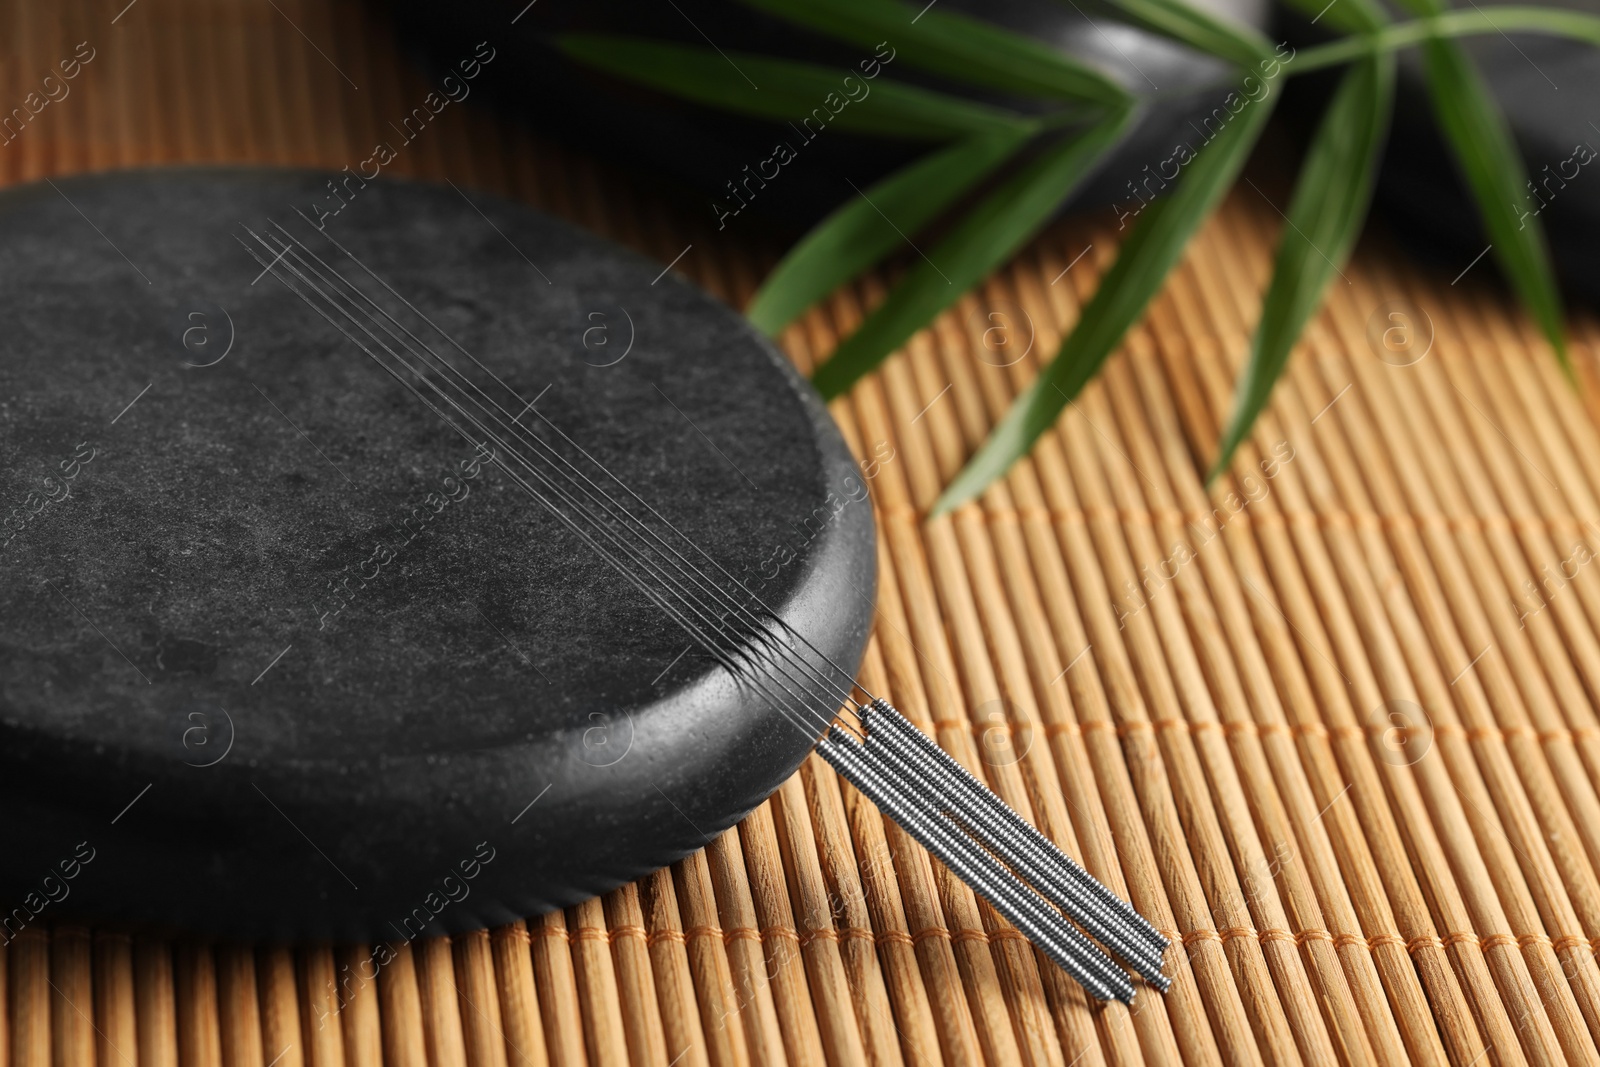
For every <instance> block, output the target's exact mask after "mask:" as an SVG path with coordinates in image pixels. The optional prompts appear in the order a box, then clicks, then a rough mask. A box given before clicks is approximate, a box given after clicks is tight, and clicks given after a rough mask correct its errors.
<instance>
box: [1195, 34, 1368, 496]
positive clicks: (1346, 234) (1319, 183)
mask: <svg viewBox="0 0 1600 1067" xmlns="http://www.w3.org/2000/svg"><path fill="white" fill-rule="evenodd" d="M1393 109H1394V57H1393V56H1391V55H1382V56H1379V55H1372V56H1369V57H1368V58H1366V59H1363V60H1361V61H1360V62H1358V63H1357V64H1355V65H1354V66H1353V67H1351V68H1350V70H1349V71H1348V72H1347V73H1346V74H1345V76H1344V79H1343V80H1342V81H1341V82H1340V84H1339V88H1338V91H1337V92H1335V93H1334V96H1333V100H1332V101H1331V102H1330V103H1329V104H1328V109H1327V111H1326V112H1325V113H1324V114H1323V116H1322V122H1321V123H1320V124H1319V125H1318V127H1317V132H1316V134H1315V136H1314V137H1313V138H1312V141H1311V145H1310V147H1309V149H1308V150H1307V152H1306V157H1305V162H1304V163H1303V164H1302V165H1301V168H1300V178H1299V181H1298V183H1297V184H1296V186H1295V191H1294V197H1293V199H1291V200H1290V202H1289V211H1288V214H1287V216H1286V222H1285V226H1284V231H1283V237H1282V239H1281V240H1280V241H1279V243H1278V254H1277V258H1276V260H1275V262H1274V263H1273V268H1272V281H1271V283H1270V284H1269V285H1268V287H1267V295H1266V299H1265V300H1264V301H1263V303H1262V307H1261V321H1260V323H1259V324H1257V326H1256V335H1255V341H1254V343H1253V345H1252V347H1251V350H1250V362H1249V364H1248V365H1247V366H1246V367H1245V372H1244V376H1243V378H1241V379H1240V382H1239V387H1238V391H1237V393H1236V394H1235V397H1234V409H1233V416H1232V418H1231V419H1230V420H1229V422H1228V427H1227V429H1226V430H1225V431H1224V433H1223V436H1222V443H1221V445H1220V446H1219V449H1218V452H1217V459H1216V462H1215V463H1214V464H1213V465H1212V468H1211V475H1210V476H1211V477H1212V478H1215V477H1216V476H1217V475H1218V474H1219V473H1221V472H1222V471H1224V470H1226V469H1227V468H1228V464H1229V463H1230V462H1231V461H1232V459H1233V453H1234V451H1235V450H1236V449H1237V448H1238V447H1239V444H1240V443H1241V442H1242V441H1243V440H1244V439H1245V438H1246V437H1247V436H1248V435H1249V433H1250V427H1251V426H1252V425H1253V424H1254V423H1255V420H1256V417H1257V416H1258V415H1259V414H1260V413H1261V409H1262V408H1263V407H1265V406H1266V403H1267V398H1268V397H1269V396H1270V395H1271V394H1272V386H1273V384H1274V383H1275V382H1276V381H1277V380H1278V377H1279V375H1281V374H1282V373H1283V368H1284V365H1285V364H1286V363H1287V362H1288V360H1289V352H1290V350H1291V349H1292V348H1293V347H1294V343H1295V341H1296V340H1297V339H1298V338H1299V336H1300V331H1301V330H1302V329H1304V328H1305V324H1306V322H1307V321H1308V320H1309V319H1310V318H1311V316H1312V314H1313V313H1314V312H1315V311H1316V309H1317V307H1318V306H1319V305H1320V304H1321V303H1322V295H1323V293H1324V292H1326V291H1327V288H1328V285H1329V283H1330V282H1331V281H1332V280H1333V278H1334V276H1335V275H1336V274H1339V273H1340V272H1341V268H1342V267H1343V265H1344V263H1345V262H1346V261H1347V260H1348V259H1349V257H1350V250H1351V249H1352V248H1353V247H1354V246H1355V242H1356V238H1357V237H1358V236H1360V233H1361V226H1362V223H1363V222H1364V221H1365V220H1366V216H1367V207H1368V205H1369V204H1370V203H1371V201H1372V186H1373V182H1374V180H1375V178H1376V176H1377V170H1378V161H1379V158H1380V156H1381V154H1382V151H1383V144H1384V138H1385V136H1386V135H1387V133H1388V129H1389V118H1390V115H1391V114H1392V112H1393Z"/></svg>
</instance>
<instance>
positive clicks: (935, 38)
mask: <svg viewBox="0 0 1600 1067" xmlns="http://www.w3.org/2000/svg"><path fill="white" fill-rule="evenodd" d="M743 2H744V3H746V4H748V5H750V6H751V7H755V8H759V9H760V10H762V11H766V12H768V13H770V14H772V15H776V16H777V17H779V18H782V19H787V20H788V21H791V22H794V23H796V24H798V25H801V26H806V27H808V28H810V29H813V30H816V31H818V32H820V33H825V34H827V35H828V36H830V37H836V38H839V39H840V40H845V41H850V42H851V43H853V44H858V45H862V46H865V47H872V46H874V45H877V44H878V43H879V42H882V43H886V44H889V45H890V46H891V48H892V55H891V57H890V58H889V59H888V60H885V62H889V61H897V62H903V63H909V64H910V65H912V66H914V67H920V68H922V69H923V70H928V71H932V72H934V73H936V74H944V75H947V76H949V77H951V78H955V79H957V80H959V81H962V82H965V83H967V84H969V85H982V86H985V87H987V88H991V89H999V90H1001V91H1002V92H1009V93H1016V94H1017V95H1019V96H1048V97H1059V98H1062V99H1066V100H1086V101H1094V102H1097V103H1102V104H1122V103H1125V102H1126V101H1127V99H1128V93H1127V91H1126V90H1124V89H1123V88H1122V87H1121V86H1119V85H1118V84H1117V83H1116V82H1115V81H1113V80H1112V79H1111V78H1110V77H1109V76H1108V75H1106V74H1104V73H1102V72H1101V71H1098V70H1096V69H1095V68H1093V67H1091V66H1089V65H1088V64H1087V63H1083V62H1081V61H1079V60H1077V59H1074V58H1072V57H1071V56H1069V55H1067V54H1066V53H1064V52H1061V51H1059V50H1058V49H1055V48H1051V47H1049V46H1048V45H1045V44H1041V43H1040V42H1038V41H1035V40H1033V39H1032V38H1029V37H1024V36H1022V35H1021V34H1018V33H1013V32H1012V31H1010V30H1007V29H1003V28H1001V27H999V26H996V25H994V24H992V23H988V22H983V21H981V20H979V19H974V18H969V17H968V16H966V15H961V14H957V13H951V12H945V11H940V10H938V9H936V8H926V9H924V10H922V11H921V12H920V13H919V12H918V11H917V9H916V8H914V7H911V6H909V5H906V4H902V3H898V2H897V0H743ZM1368 2H1370V0H1368ZM867 62H868V61H865V60H863V61H862V69H863V71H864V70H865V69H866V63H867Z"/></svg>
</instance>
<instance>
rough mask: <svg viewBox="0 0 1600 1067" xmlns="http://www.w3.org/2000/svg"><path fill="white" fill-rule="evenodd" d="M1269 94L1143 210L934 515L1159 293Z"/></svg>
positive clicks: (1259, 120)
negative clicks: (1044, 361)
mask: <svg viewBox="0 0 1600 1067" xmlns="http://www.w3.org/2000/svg"><path fill="white" fill-rule="evenodd" d="M1273 100H1274V98H1273V97H1267V98H1265V99H1263V100H1261V101H1260V102H1258V103H1256V104H1253V105H1251V106H1249V107H1247V108H1245V109H1244V110H1243V111H1241V112H1240V113H1239V114H1238V115H1236V116H1234V119H1233V121H1231V122H1229V123H1228V125H1226V126H1224V127H1223V128H1222V129H1221V130H1220V131H1219V132H1218V133H1217V134H1216V135H1215V136H1214V137H1213V138H1212V139H1211V140H1209V141H1207V142H1206V143H1205V144H1204V145H1202V146H1201V147H1200V148H1199V150H1198V151H1197V152H1196V153H1195V154H1194V156H1193V158H1192V159H1190V160H1189V161H1188V162H1186V163H1185V164H1184V167H1185V171H1184V173H1183V174H1181V175H1180V176H1179V178H1178V181H1177V185H1176V187H1175V188H1174V189H1173V191H1172V192H1171V194H1169V195H1168V196H1167V197H1166V198H1165V199H1163V200H1158V201H1156V202H1155V203H1154V204H1152V205H1150V206H1149V207H1147V208H1145V209H1144V210H1143V211H1142V212H1141V214H1140V216H1139V218H1138V221H1136V222H1135V223H1134V226H1133V232H1132V233H1130V234H1129V235H1128V238H1127V240H1126V241H1124V242H1123V245H1122V248H1121V250H1120V251H1119V252H1118V254H1117V260H1116V262H1115V263H1114V264H1113V265H1112V267H1111V269H1110V270H1109V271H1107V272H1106V276H1105V277H1104V278H1102V279H1101V281H1100V286H1099V288H1097V289H1096V290H1095V294H1094V297H1093V298H1092V299H1091V300H1090V301H1089V303H1088V305H1087V306H1085V307H1084V309H1083V315H1082V317H1081V318H1079V320H1078V324H1077V326H1076V327H1075V328H1074V329H1073V331H1072V333H1070V334H1068V335H1067V337H1066V339H1065V340H1064V341H1062V343H1061V348H1060V349H1059V351H1058V352H1057V353H1056V358H1055V359H1054V360H1052V361H1051V363H1050V364H1049V366H1047V367H1045V368H1044V369H1043V370H1042V371H1040V373H1039V377H1038V378H1036V379H1035V380H1034V382H1033V384H1032V385H1030V386H1029V387H1028V388H1027V389H1025V390H1024V391H1023V393H1022V395H1021V396H1019V397H1017V399H1016V401H1015V402H1014V403H1013V404H1012V405H1011V410H1010V411H1008V412H1006V416H1005V418H1004V419H1002V420H1001V421H1000V423H999V425H997V426H996V427H995V428H994V431H993V432H992V433H991V434H990V435H989V439H988V440H987V441H985V442H984V444H983V447H982V448H980V449H979V450H978V452H977V454H976V455H975V456H973V457H972V459H971V460H969V461H968V462H967V465H966V466H965V467H963V468H962V470H961V473H960V474H958V475H957V476H956V479H955V481H953V482H952V483H951V484H950V486H949V487H948V488H947V489H945V491H944V495H943V496H941V497H940V498H939V501H938V503H937V504H935V505H934V509H933V513H934V514H935V515H940V514H943V513H945V512H947V511H950V510H951V509H952V508H954V507H956V506H957V505H959V504H961V503H963V502H964V501H966V500H969V499H971V498H972V497H974V496H977V495H978V494H979V493H981V492H982V491H983V490H984V488H985V487H987V486H988V485H989V483H990V482H992V481H994V480H995V479H996V478H999V477H1000V476H1001V475H1003V474H1004V473H1005V472H1006V471H1007V470H1008V469H1009V468H1010V467H1011V465H1012V464H1013V463H1015V462H1016V461H1017V460H1018V459H1020V458H1021V457H1022V456H1024V455H1026V454H1027V453H1028V450H1029V449H1030V448H1032V447H1033V442H1034V441H1036V440H1038V438H1039V435H1040V434H1042V433H1044V432H1045V431H1046V430H1047V429H1049V428H1050V427H1051V426H1052V425H1053V424H1054V423H1055V420H1056V417H1057V416H1059V415H1060V414H1061V410H1062V409H1063V408H1065V407H1066V406H1067V404H1069V403H1070V402H1071V401H1072V399H1073V398H1074V397H1076V396H1077V395H1078V392H1079V391H1080V390H1082V388H1083V387H1084V385H1085V384H1086V383H1087V382H1088V381H1089V379H1091V378H1092V377H1094V375H1095V374H1096V373H1097V372H1098V371H1099V370H1100V367H1101V365H1102V364H1104V363H1105V361H1106V358H1107V357H1108V356H1109V355H1110V354H1111V352H1112V351H1113V350H1114V349H1115V348H1116V346H1117V345H1118V344H1120V343H1121V341H1122V338H1123V337H1124V336H1125V335H1126V334H1127V332H1128V330H1129V328H1130V327H1132V326H1133V324H1134V322H1135V321H1137V320H1138V318H1139V316H1140V315H1142V314H1143V313H1144V309H1145V307H1146V306H1147V305H1148V304H1149V303H1150V300H1151V298H1152V297H1154V296H1155V294H1156V293H1157V291H1159V290H1160V288H1161V285H1162V283H1163V282H1164V281H1165V280H1166V277H1167V275H1168V274H1169V273H1170V272H1171V271H1172V268H1173V267H1174V266H1176V265H1177V262H1178V259H1179V258H1180V257H1181V256H1182V255H1183V250H1184V247H1185V246H1186V245H1187V244H1188V243H1189V238H1190V237H1192V236H1193V235H1194V232H1195V231H1196V230H1197V229H1199V227H1200V224H1201V223H1202V222H1204V221H1205V219H1206V218H1207V217H1208V216H1209V215H1210V214H1211V211H1212V209H1213V208H1215V207H1216V205H1217V203H1218V201H1220V200H1221V199H1222V196H1223V195H1224V194H1225V193H1226V192H1227V191H1228V188H1229V187H1230V186H1232V185H1233V181H1234V179H1235V178H1236V177H1237V176H1238V174H1239V169H1240V168H1241V167H1242V166H1244V161H1245V159H1246V157H1247V156H1249V154H1250V149H1251V148H1252V147H1253V146H1254V145H1255V143H1256V140H1257V138H1259V137H1260V135H1261V130H1262V128H1263V127H1264V126H1265V125H1266V121H1267V117H1268V116H1269V115H1270V114H1271V113H1272V102H1273Z"/></svg>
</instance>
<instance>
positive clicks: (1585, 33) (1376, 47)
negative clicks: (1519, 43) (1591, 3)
mask: <svg viewBox="0 0 1600 1067" xmlns="http://www.w3.org/2000/svg"><path fill="white" fill-rule="evenodd" d="M1518 31H1522V32H1527V33H1543V34H1552V35H1555V36H1558V37H1574V38H1577V39H1579V40H1582V41H1588V42H1589V43H1590V44H1593V45H1597V46H1600V17H1597V16H1594V15H1587V14H1583V13H1581V12H1577V11H1567V10H1563V9H1560V8H1551V7H1481V8H1474V9H1473V10H1471V11H1451V12H1448V13H1446V14H1443V15H1437V16H1435V17H1433V18H1425V19H1416V20H1414V21H1412V22H1401V23H1397V24H1395V25H1393V26H1388V27H1385V28H1384V29H1382V30H1379V31H1377V32H1376V33H1371V34H1357V35H1353V36H1350V37H1343V38H1340V39H1339V40H1337V41H1330V42H1329V43H1328V44H1324V45H1317V46H1316V47H1314V48H1306V49H1303V50H1301V52H1300V53H1299V54H1298V55H1296V56H1295V57H1294V60H1293V61H1292V62H1291V63H1290V64H1288V69H1289V71H1290V73H1292V74H1304V73H1306V72H1308V71H1313V70H1321V69H1322V68H1324V67H1334V66H1338V65H1340V64H1343V63H1349V62H1352V61H1353V60H1356V59H1360V58H1361V57H1362V56H1365V55H1368V54H1369V53H1372V52H1393V51H1396V50H1398V49H1401V48H1409V47H1410V46H1412V45H1415V44H1420V43H1422V42H1423V41H1426V40H1429V39H1431V38H1438V37H1466V36H1470V35H1472V34H1477V33H1507V32H1511V33H1515V32H1518Z"/></svg>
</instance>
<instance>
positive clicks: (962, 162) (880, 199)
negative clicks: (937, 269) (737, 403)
mask: <svg viewBox="0 0 1600 1067" xmlns="http://www.w3.org/2000/svg"><path fill="white" fill-rule="evenodd" d="M1031 135H1032V131H1031V130H1030V129H1025V128H1024V129H1016V130H1010V129H1007V130H1001V131H999V132H997V133H990V134H980V135H979V136H976V137H970V138H967V139H966V140H963V141H958V142H956V143H955V144H952V145H950V146H948V147H946V148H941V149H939V150H938V151H935V152H932V153H929V154H928V155H927V156H925V157H924V158H922V159H919V160H918V161H917V162H915V163H913V164H911V165H910V166H908V167H904V168H902V169H901V170H899V171H897V172H895V173H894V174H891V175H890V176H889V177H887V178H885V179H883V180H882V181H880V182H878V183H877V184H876V185H873V186H871V187H870V188H868V189H866V190H865V191H864V192H863V193H862V194H861V195H859V196H855V197H853V198H851V199H850V200H849V201H847V202H846V203H845V204H844V206H843V207H840V208H838V209H837V210H835V211H834V212H833V213H832V214H831V215H829V216H828V217H827V218H825V219H823V220H822V221H821V222H819V223H818V224H817V225H816V226H814V227H812V229H811V231H810V232H809V233H807V234H806V236H805V237H803V238H802V239H801V240H800V243H799V244H797V245H795V246H794V248H793V249H791V250H790V252H789V254H788V255H786V256H784V257H783V260H782V262H780V263H779V264H778V265H777V267H776V268H774V269H773V271H772V273H771V274H770V275H769V276H768V277H767V280H766V281H765V282H763V283H762V285H761V289H760V290H759V291H758V292H757V293H756V295H755V298H754V299H753V300H752V301H751V302H750V306H749V307H748V308H746V309H745V317H746V318H748V319H749V320H750V321H751V322H752V323H754V324H755V326H756V328H757V329H759V330H761V331H762V332H764V333H767V334H769V335H770V334H775V333H777V332H778V331H779V330H781V329H783V328H784V327H785V326H787V325H788V324H789V323H790V322H792V321H793V320H794V318H795V316H797V315H799V314H800V313H801V312H802V311H804V310H805V309H806V308H808V307H810V306H811V305H812V304H813V303H815V302H816V301H818V300H820V299H822V298H823V297H824V296H826V295H828V294H829V293H831V292H832V291H833V290H834V289H836V288H837V287H838V286H840V285H843V284H844V283H845V282H847V281H849V280H850V279H851V278H854V277H855V276H856V275H857V274H859V273H860V272H861V271H863V270H865V269H866V268H867V267H870V266H871V265H872V264H874V263H876V262H877V261H878V260H880V259H882V258H883V257H884V256H885V255H888V253H889V252H890V251H892V250H893V249H894V248H895V247H896V246H897V245H899V244H900V243H901V242H903V241H904V240H905V239H906V237H905V235H906V234H913V233H916V232H917V231H918V230H920V229H922V227H924V226H926V225H927V224H928V223H929V222H931V221H932V220H933V219H934V218H935V217H936V216H938V215H939V213H940V212H942V211H944V210H945V209H946V208H948V207H949V206H950V205H951V204H952V203H954V202H955V201H956V199H957V198H958V197H960V196H961V195H962V194H963V193H965V192H966V191H967V190H968V189H970V188H972V187H973V186H974V185H975V184H977V183H978V182H979V181H980V180H982V179H983V178H984V177H985V176H986V175H988V174H990V173H992V172H993V171H994V170H995V169H996V168H997V167H999V166H1000V165H1001V164H1003V163H1004V162H1005V161H1006V160H1008V159H1010V158H1011V157H1012V156H1014V155H1015V154H1016V153H1017V151H1018V150H1019V149H1020V148H1021V147H1022V146H1023V145H1024V144H1026V143H1027V141H1028V140H1029V138H1030V137H1031Z"/></svg>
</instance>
